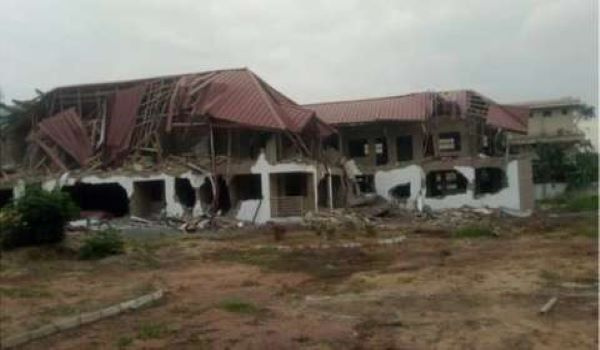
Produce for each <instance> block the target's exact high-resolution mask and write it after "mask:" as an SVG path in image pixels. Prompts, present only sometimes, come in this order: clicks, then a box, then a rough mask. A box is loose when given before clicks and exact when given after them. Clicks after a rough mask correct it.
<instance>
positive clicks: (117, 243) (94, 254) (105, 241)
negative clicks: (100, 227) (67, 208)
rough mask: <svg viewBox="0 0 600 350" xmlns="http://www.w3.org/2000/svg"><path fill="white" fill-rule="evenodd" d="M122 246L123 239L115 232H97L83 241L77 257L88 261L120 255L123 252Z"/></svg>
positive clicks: (112, 230)
mask: <svg viewBox="0 0 600 350" xmlns="http://www.w3.org/2000/svg"><path fill="white" fill-rule="evenodd" d="M124 245H125V243H124V242H123V238H122V237H121V234H120V233H119V232H118V231H117V230H114V229H109V230H104V231H99V232H97V233H94V234H93V235H92V236H90V237H88V238H86V239H85V241H84V242H83V245H82V246H81V248H79V257H80V258H81V259H84V260H89V259H102V258H104V257H107V256H109V255H116V254H121V253H123V251H124Z"/></svg>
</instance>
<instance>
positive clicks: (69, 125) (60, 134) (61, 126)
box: [39, 108, 93, 165]
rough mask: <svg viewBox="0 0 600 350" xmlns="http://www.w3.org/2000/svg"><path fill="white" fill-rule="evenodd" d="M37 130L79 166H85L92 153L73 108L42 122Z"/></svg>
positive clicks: (79, 119)
mask: <svg viewBox="0 0 600 350" xmlns="http://www.w3.org/2000/svg"><path fill="white" fill-rule="evenodd" d="M39 128H40V131H41V132H42V133H43V134H44V135H46V136H48V137H49V138H50V139H52V140H53V141H54V142H56V144H57V145H58V146H60V147H61V148H62V149H63V150H64V151H65V152H67V153H68V154H70V155H71V156H72V157H73V158H74V159H75V160H77V162H78V163H79V164H80V165H85V164H86V163H87V160H88V158H89V157H90V156H91V155H92V153H93V151H92V144H91V142H90V140H89V138H88V136H87V133H86V131H85V127H84V126H83V123H82V122H81V118H80V117H79V115H78V114H77V112H75V109H74V108H70V109H67V110H64V111H62V112H60V113H57V114H55V115H53V116H51V117H49V118H46V119H44V120H42V121H41V122H40V123H39Z"/></svg>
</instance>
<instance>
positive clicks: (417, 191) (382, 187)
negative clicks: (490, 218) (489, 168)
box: [375, 160, 525, 210]
mask: <svg viewBox="0 0 600 350" xmlns="http://www.w3.org/2000/svg"><path fill="white" fill-rule="evenodd" d="M454 170H456V171H457V172H459V173H461V174H462V175H463V176H465V177H466V178H467V181H468V185H467V190H466V192H464V193H459V194H453V195H446V196H444V197H427V189H426V187H427V186H426V182H425V175H426V174H425V171H424V170H423V168H422V167H420V166H418V165H409V166H407V167H403V168H398V169H393V170H387V171H378V172H376V173H375V191H376V193H377V194H378V195H380V196H381V197H383V198H385V199H387V200H389V201H393V200H394V199H393V198H392V196H391V194H390V190H392V189H393V188H394V187H395V186H397V185H404V184H410V197H409V198H408V199H407V201H406V202H407V204H406V206H407V207H408V208H422V206H429V207H430V208H431V209H434V210H439V209H447V208H460V207H462V206H471V207H488V208H501V207H503V208H510V209H515V210H523V209H525V205H524V204H523V203H521V199H520V198H521V197H520V191H521V189H520V188H519V186H520V182H519V161H518V160H513V161H510V162H509V163H508V164H507V166H506V177H507V186H506V187H505V188H503V189H501V190H500V191H498V192H496V193H491V194H480V195H475V191H474V188H475V168H474V167H469V166H455V167H454Z"/></svg>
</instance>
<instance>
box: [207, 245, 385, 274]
mask: <svg viewBox="0 0 600 350" xmlns="http://www.w3.org/2000/svg"><path fill="white" fill-rule="evenodd" d="M211 257H212V258H214V259H217V260H224V261H230V262H236V263H242V264H248V265H256V266H259V267H261V268H262V269H264V270H267V271H277V272H282V271H283V272H304V273H307V274H309V275H311V276H313V277H316V278H321V279H326V278H343V277H348V276H350V275H352V274H353V273H355V272H360V271H370V270H377V269H381V268H384V267H385V266H387V265H388V264H389V263H390V262H391V261H392V259H393V253H392V252H391V251H379V252H376V251H369V250H364V249H361V248H331V249H302V250H293V251H280V250H277V249H274V248H262V249H253V250H241V251H240V250H231V249H224V250H221V251H219V252H217V253H215V254H212V255H211Z"/></svg>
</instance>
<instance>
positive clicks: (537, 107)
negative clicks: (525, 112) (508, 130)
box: [510, 97, 597, 153]
mask: <svg viewBox="0 0 600 350" xmlns="http://www.w3.org/2000/svg"><path fill="white" fill-rule="evenodd" d="M515 105H518V106H523V107H527V108H529V122H528V127H527V133H526V134H515V135H511V138H510V144H511V147H512V148H513V149H515V150H516V151H517V152H519V153H522V152H527V151H533V150H534V149H535V146H536V145H539V144H554V145H559V146H560V147H562V148H563V149H564V150H566V151H574V150H576V148H581V147H588V146H590V145H591V144H592V143H596V147H597V130H596V133H595V134H594V133H593V131H594V130H592V129H590V130H589V131H588V132H587V133H586V130H585V129H584V128H583V127H582V122H584V121H585V120H588V119H590V117H592V116H593V109H591V108H590V107H589V106H587V105H586V104H584V103H583V102H582V101H581V100H579V99H576V98H573V97H563V98H558V99H553V100H543V101H531V102H520V103H517V104H515ZM594 119H595V118H594Z"/></svg>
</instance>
